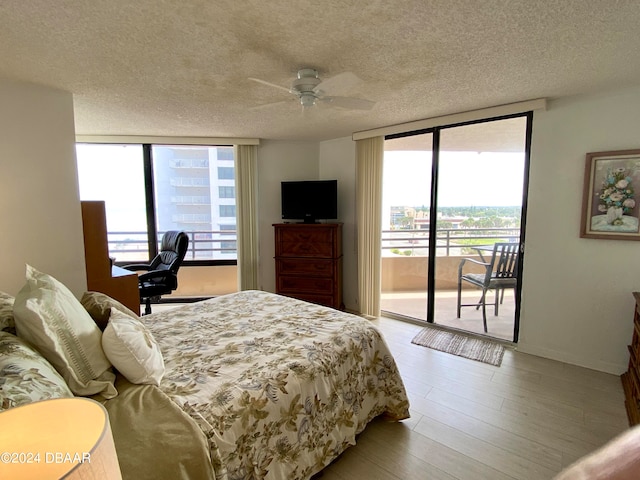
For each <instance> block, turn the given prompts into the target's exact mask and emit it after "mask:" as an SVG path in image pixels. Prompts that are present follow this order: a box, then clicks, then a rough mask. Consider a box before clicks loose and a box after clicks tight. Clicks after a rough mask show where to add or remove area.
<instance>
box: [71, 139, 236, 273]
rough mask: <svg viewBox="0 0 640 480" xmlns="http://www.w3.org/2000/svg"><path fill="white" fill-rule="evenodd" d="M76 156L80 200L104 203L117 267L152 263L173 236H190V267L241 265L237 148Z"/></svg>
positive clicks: (150, 148) (131, 149)
mask: <svg viewBox="0 0 640 480" xmlns="http://www.w3.org/2000/svg"><path fill="white" fill-rule="evenodd" d="M76 150H77V157H78V177H79V183H80V199H81V200H105V203H106V207H107V230H108V232H109V254H110V256H112V257H115V258H116V261H117V262H122V263H132V262H138V261H145V262H146V261H148V260H149V259H150V258H152V257H153V256H154V254H155V252H156V251H157V248H158V247H157V245H158V243H159V242H160V239H161V238H162V234H163V233H164V232H166V231H168V230H183V231H185V232H187V234H188V235H189V240H190V242H189V252H188V253H187V257H186V258H187V259H188V260H189V261H204V262H206V263H207V264H210V263H213V264H215V263H216V262H220V261H232V262H235V261H236V259H237V256H236V247H235V242H236V239H235V235H236V226H235V189H234V186H233V185H234V167H233V147H227V146H206V145H205V146H191V145H105V144H78V145H77V147H76ZM124 192H126V194H123V193H124ZM152 192H153V194H152ZM222 219H224V223H223V224H222V223H221V222H222ZM148 225H155V229H153V231H149V229H148ZM223 226H224V228H222V227H223ZM223 230H224V233H223ZM223 240H224V241H223Z"/></svg>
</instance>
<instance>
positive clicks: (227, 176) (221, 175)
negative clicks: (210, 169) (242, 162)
mask: <svg viewBox="0 0 640 480" xmlns="http://www.w3.org/2000/svg"><path fill="white" fill-rule="evenodd" d="M234 178H235V172H234V170H233V167H218V179H220V180H233V179H234Z"/></svg>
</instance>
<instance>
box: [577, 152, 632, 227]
mask: <svg viewBox="0 0 640 480" xmlns="http://www.w3.org/2000/svg"><path fill="white" fill-rule="evenodd" d="M580 237H582V238H597V239H606V240H640V149H638V150H617V151H609V152H590V153H587V155H586V164H585V174H584V190H583V200H582V221H581V227H580Z"/></svg>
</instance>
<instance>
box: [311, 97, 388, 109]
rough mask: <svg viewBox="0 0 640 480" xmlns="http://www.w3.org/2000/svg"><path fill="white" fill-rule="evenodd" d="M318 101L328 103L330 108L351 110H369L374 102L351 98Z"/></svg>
mask: <svg viewBox="0 0 640 480" xmlns="http://www.w3.org/2000/svg"><path fill="white" fill-rule="evenodd" d="M320 100H322V101H323V102H329V103H330V104H331V105H332V106H336V107H342V108H349V109H351V110H371V109H372V108H373V106H374V105H375V104H376V102H372V101H371V100H365V99H364V98H353V97H322V98H321V99H320Z"/></svg>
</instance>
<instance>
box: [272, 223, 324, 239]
mask: <svg viewBox="0 0 640 480" xmlns="http://www.w3.org/2000/svg"><path fill="white" fill-rule="evenodd" d="M279 235H280V241H281V242H283V243H308V242H314V243H332V242H333V229H331V228H322V227H320V228H318V227H303V226H295V228H286V229H281V230H280V231H279Z"/></svg>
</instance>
